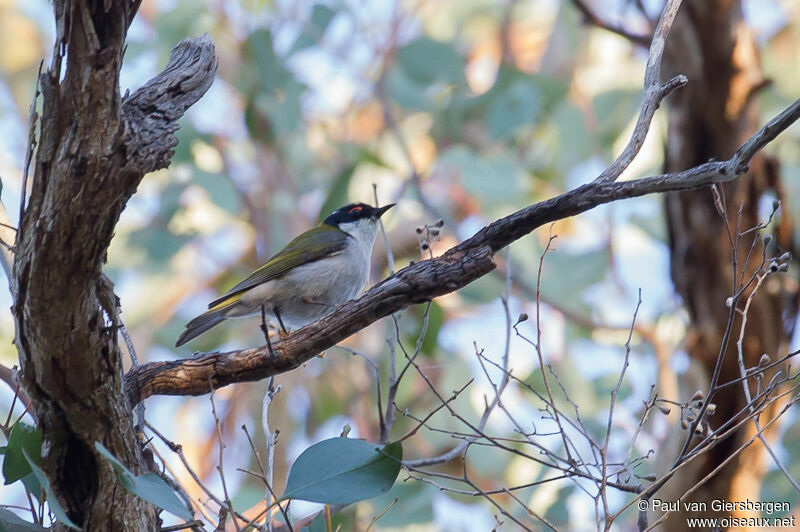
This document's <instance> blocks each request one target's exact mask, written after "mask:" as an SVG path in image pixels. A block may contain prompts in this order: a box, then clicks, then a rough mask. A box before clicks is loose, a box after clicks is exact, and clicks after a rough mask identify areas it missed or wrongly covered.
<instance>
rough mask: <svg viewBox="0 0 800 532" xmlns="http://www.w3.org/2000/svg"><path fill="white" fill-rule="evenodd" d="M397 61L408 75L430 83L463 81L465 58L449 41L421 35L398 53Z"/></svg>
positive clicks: (424, 82)
mask: <svg viewBox="0 0 800 532" xmlns="http://www.w3.org/2000/svg"><path fill="white" fill-rule="evenodd" d="M397 62H398V64H399V65H400V66H401V67H402V69H403V70H404V71H405V73H406V74H408V76H409V77H410V78H412V79H414V80H416V81H418V82H420V83H423V84H426V85H430V84H431V83H433V82H436V81H441V82H445V83H450V84H458V83H462V82H464V80H465V77H464V60H463V58H462V57H461V56H460V55H459V54H458V53H457V52H456V51H455V50H454V49H453V47H452V46H451V45H450V44H449V43H445V42H441V41H435V40H433V39H431V38H429V37H420V38H418V39H416V40H415V41H412V42H410V43H408V44H407V45H405V46H404V47H403V48H401V49H400V51H399V52H398V54H397Z"/></svg>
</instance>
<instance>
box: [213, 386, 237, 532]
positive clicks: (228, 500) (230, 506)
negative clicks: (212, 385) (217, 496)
mask: <svg viewBox="0 0 800 532" xmlns="http://www.w3.org/2000/svg"><path fill="white" fill-rule="evenodd" d="M209 399H210V400H211V414H212V415H213V416H214V424H215V425H216V427H217V440H218V441H219V460H218V461H217V471H218V472H219V479H220V481H221V482H222V492H223V493H224V494H225V499H224V500H223V501H224V503H225V505H224V506H225V507H226V508H227V510H228V513H229V514H230V515H231V516H232V517H233V525H234V526H235V527H236V530H237V532H241V527H240V526H239V522H238V521H237V519H236V511H235V510H234V509H233V502H231V498H230V496H229V495H228V485H227V483H226V482H225V471H224V469H223V467H224V466H223V457H224V451H225V443H224V442H223V441H222V423H221V422H220V420H219V416H218V415H217V406H216V404H215V403H214V391H213V389H212V391H211V393H210V394H209Z"/></svg>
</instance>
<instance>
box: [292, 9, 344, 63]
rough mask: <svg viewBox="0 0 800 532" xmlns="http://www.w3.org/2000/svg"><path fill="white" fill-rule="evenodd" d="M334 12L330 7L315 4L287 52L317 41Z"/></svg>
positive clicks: (297, 50) (311, 44)
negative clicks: (309, 16)
mask: <svg viewBox="0 0 800 532" xmlns="http://www.w3.org/2000/svg"><path fill="white" fill-rule="evenodd" d="M335 14H336V11H334V10H333V9H331V8H330V7H328V6H326V5H323V4H316V5H315V6H314V9H313V10H312V11H311V19H310V20H309V21H308V23H307V24H306V25H305V26H304V27H303V30H302V31H301V32H300V35H299V36H298V37H297V40H296V41H295V42H294V45H292V49H291V50H289V54H293V53H295V52H299V51H300V50H304V49H306V48H308V47H309V46H313V45H314V44H316V43H317V42H319V41H320V40H321V39H322V36H323V35H324V34H325V30H326V29H327V28H328V25H329V24H330V23H331V20H332V19H333V16H334V15H335Z"/></svg>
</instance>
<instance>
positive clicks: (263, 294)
mask: <svg viewBox="0 0 800 532" xmlns="http://www.w3.org/2000/svg"><path fill="white" fill-rule="evenodd" d="M394 206H395V204H394V203H390V204H388V205H384V206H383V207H372V206H371V205H367V204H365V203H351V204H349V205H345V206H344V207H340V208H339V209H336V210H335V211H333V213H331V215H330V216H328V217H327V218H325V220H323V221H322V223H320V224H319V225H317V226H316V227H313V228H311V229H309V230H308V231H306V232H305V233H302V234H301V235H299V236H298V237H296V238H295V239H294V240H292V241H291V242H289V243H288V244H287V245H286V247H284V248H283V249H282V250H280V251H279V252H278V253H276V254H275V255H273V256H272V257H270V258H269V260H267V262H266V263H264V264H263V265H262V266H261V267H260V268H258V269H257V270H255V271H254V272H253V273H251V274H250V275H248V276H247V277H246V278H245V279H244V280H242V281H241V282H239V283H237V284H236V285H235V286H234V287H233V288H231V289H230V290H228V291H227V292H225V293H224V294H223V295H222V296H220V297H219V298H217V299H215V300H214V301H212V302H211V303H209V305H208V310H207V311H206V312H204V313H203V314H200V315H199V316H197V317H196V318H194V319H192V320H191V321H189V323H187V324H186V330H184V331H183V333H182V334H181V335H180V336H179V337H178V341H177V342H175V347H180V346H182V345H183V344H185V343H187V342H189V341H190V340H193V339H194V338H196V337H198V336H199V335H201V334H203V333H204V332H206V331H208V330H209V329H211V328H212V327H215V326H217V325H219V324H220V323H222V322H223V321H225V320H227V319H229V318H243V317H247V316H255V315H259V314H261V313H262V307H263V313H264V317H266V318H268V319H269V321H271V323H273V324H275V322H277V325H279V326H280V328H281V330H282V331H283V332H284V333H288V331H289V330H292V329H297V328H300V327H303V326H305V325H308V324H309V323H311V322H314V321H316V320H317V319H319V318H321V317H323V316H325V315H326V314H328V313H330V312H331V311H333V310H334V309H335V308H336V307H337V306H338V305H341V304H342V303H344V302H346V301H348V300H350V299H353V298H354V297H355V296H357V295H358V294H359V293H360V292H361V290H362V289H363V288H364V285H365V284H366V283H367V281H368V280H369V271H370V259H371V257H372V248H373V246H374V244H375V238H376V236H377V235H378V229H379V224H378V222H379V220H380V218H381V216H383V214H384V213H385V212H386V211H388V210H389V209H391V208H392V207H394ZM267 340H268V341H269V337H268V336H267Z"/></svg>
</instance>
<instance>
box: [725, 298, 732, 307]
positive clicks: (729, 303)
mask: <svg viewBox="0 0 800 532" xmlns="http://www.w3.org/2000/svg"><path fill="white" fill-rule="evenodd" d="M731 305H733V298H732V297H729V298H728V299H726V300H725V306H726V307H728V308H731Z"/></svg>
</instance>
